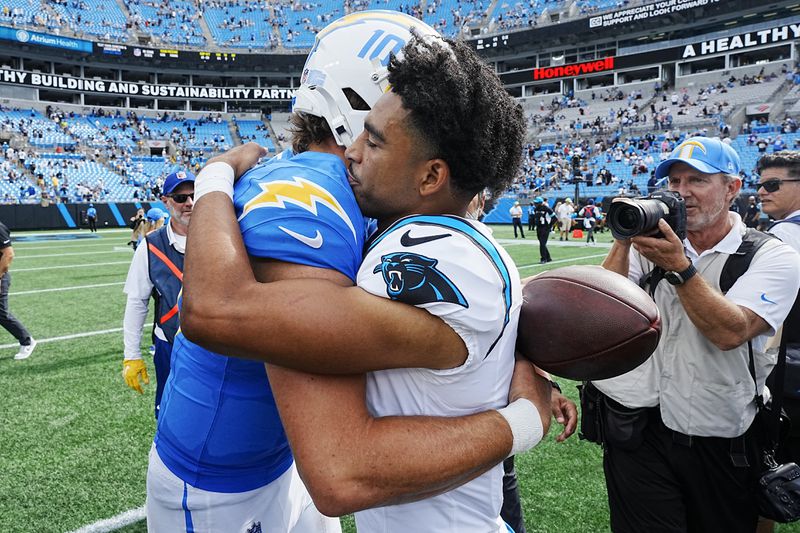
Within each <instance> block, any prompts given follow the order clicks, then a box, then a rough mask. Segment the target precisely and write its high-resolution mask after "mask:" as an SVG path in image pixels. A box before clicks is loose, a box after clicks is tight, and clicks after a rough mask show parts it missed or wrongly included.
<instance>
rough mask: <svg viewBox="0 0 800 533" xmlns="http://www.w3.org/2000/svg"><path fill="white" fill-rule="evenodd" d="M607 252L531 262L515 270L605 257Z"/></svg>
mask: <svg viewBox="0 0 800 533" xmlns="http://www.w3.org/2000/svg"><path fill="white" fill-rule="evenodd" d="M607 255H608V254H597V255H583V256H581V257H573V258H572V259H559V260H558V261H550V262H549V263H533V264H532V265H523V266H519V267H517V270H522V269H523V268H536V267H542V268H547V267H548V266H549V265H557V264H559V263H561V264H563V263H575V262H578V261H583V260H584V259H597V258H598V257H605V256H607Z"/></svg>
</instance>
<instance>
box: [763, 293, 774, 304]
mask: <svg viewBox="0 0 800 533" xmlns="http://www.w3.org/2000/svg"><path fill="white" fill-rule="evenodd" d="M761 301H762V302H767V303H768V304H775V305H778V302H773V301H772V300H770V299H769V298H767V293H766V292H762V293H761Z"/></svg>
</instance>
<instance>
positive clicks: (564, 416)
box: [550, 388, 578, 442]
mask: <svg viewBox="0 0 800 533" xmlns="http://www.w3.org/2000/svg"><path fill="white" fill-rule="evenodd" d="M550 406H551V407H552V409H553V417H555V419H556V422H558V423H559V424H561V425H562V426H564V431H562V432H561V434H560V435H559V436H557V437H556V442H564V441H565V440H567V439H568V438H570V436H572V434H573V433H575V429H576V428H577V427H578V408H577V407H576V406H575V402H573V401H572V400H570V399H569V398H567V397H566V396H564V395H563V394H561V393H560V392H558V390H556V389H555V388H553V392H552V396H551V397H550Z"/></svg>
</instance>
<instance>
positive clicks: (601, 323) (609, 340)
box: [517, 266, 661, 381]
mask: <svg viewBox="0 0 800 533" xmlns="http://www.w3.org/2000/svg"><path fill="white" fill-rule="evenodd" d="M522 295H523V302H522V311H521V313H520V319H519V333H518V335H517V349H518V350H519V351H520V352H521V353H522V354H523V355H524V356H525V357H527V358H528V359H530V360H531V361H532V362H533V363H535V364H536V365H537V366H538V367H539V368H541V369H543V370H546V371H548V372H550V373H552V374H555V375H556V376H561V377H564V378H568V379H574V380H579V381H586V380H593V379H606V378H612V377H615V376H619V375H620V374H624V373H625V372H628V371H630V370H633V369H634V368H636V367H637V366H639V365H640V364H642V363H643V362H644V361H645V360H647V358H648V357H650V355H651V354H652V353H653V351H654V350H655V349H656V346H657V345H658V339H659V337H660V336H661V317H660V315H659V313H658V307H656V304H655V302H654V301H653V299H652V298H650V296H649V295H648V294H647V293H646V292H645V291H643V290H642V289H641V288H639V287H638V286H637V285H636V284H635V283H633V282H632V281H630V280H629V279H627V278H625V277H623V276H620V275H619V274H615V273H614V272H611V271H608V270H606V269H604V268H602V267H599V266H569V267H564V268H558V269H556V270H551V271H549V272H544V273H542V274H540V275H538V276H536V277H535V278H533V279H532V280H530V281H529V282H528V283H527V284H526V285H525V286H524V287H523V289H522Z"/></svg>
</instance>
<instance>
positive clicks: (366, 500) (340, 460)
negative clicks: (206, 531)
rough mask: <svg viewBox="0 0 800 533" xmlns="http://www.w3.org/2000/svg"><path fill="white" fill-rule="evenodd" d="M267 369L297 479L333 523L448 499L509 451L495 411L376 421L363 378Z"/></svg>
mask: <svg viewBox="0 0 800 533" xmlns="http://www.w3.org/2000/svg"><path fill="white" fill-rule="evenodd" d="M267 368H268V373H269V378H270V384H271V385H272V388H273V392H274V393H275V399H276V402H277V404H278V408H279V410H280V413H281V420H282V421H283V424H284V427H285V428H286V434H287V436H288V438H289V443H290V444H291V446H292V451H293V453H294V455H295V459H296V461H297V466H298V470H299V472H300V475H301V476H302V477H303V480H304V482H305V484H306V486H307V487H308V489H309V491H310V492H311V495H312V497H313V498H314V501H315V503H316V505H317V507H318V508H319V509H320V510H321V511H322V512H323V513H325V514H328V515H331V516H338V515H341V514H346V513H350V512H353V511H357V510H360V509H365V508H369V507H375V506H379V505H388V504H394V503H402V502H408V501H415V500H419V499H423V498H426V497H429V496H431V495H433V494H438V493H441V492H445V491H447V490H450V489H452V488H454V487H456V486H459V485H461V484H463V483H465V482H466V481H469V480H470V479H473V478H474V477H476V476H478V475H480V474H481V473H482V472H485V471H486V470H488V469H489V468H491V467H492V466H493V465H495V464H497V463H499V462H500V461H502V460H503V459H504V458H505V457H506V456H507V455H508V454H509V452H510V450H511V447H512V441H513V437H512V433H511V430H510V428H509V425H508V423H507V422H506V421H505V419H504V418H503V417H502V416H501V415H500V414H499V413H498V412H497V411H488V412H484V413H480V414H475V415H470V416H465V417H458V418H434V417H384V418H372V417H371V415H370V414H369V412H368V411H367V410H366V407H365V405H364V394H365V379H366V378H365V377H364V376H339V377H334V376H321V375H315V374H305V373H302V372H297V371H293V370H289V369H285V368H280V367H274V366H268V367H267Z"/></svg>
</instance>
